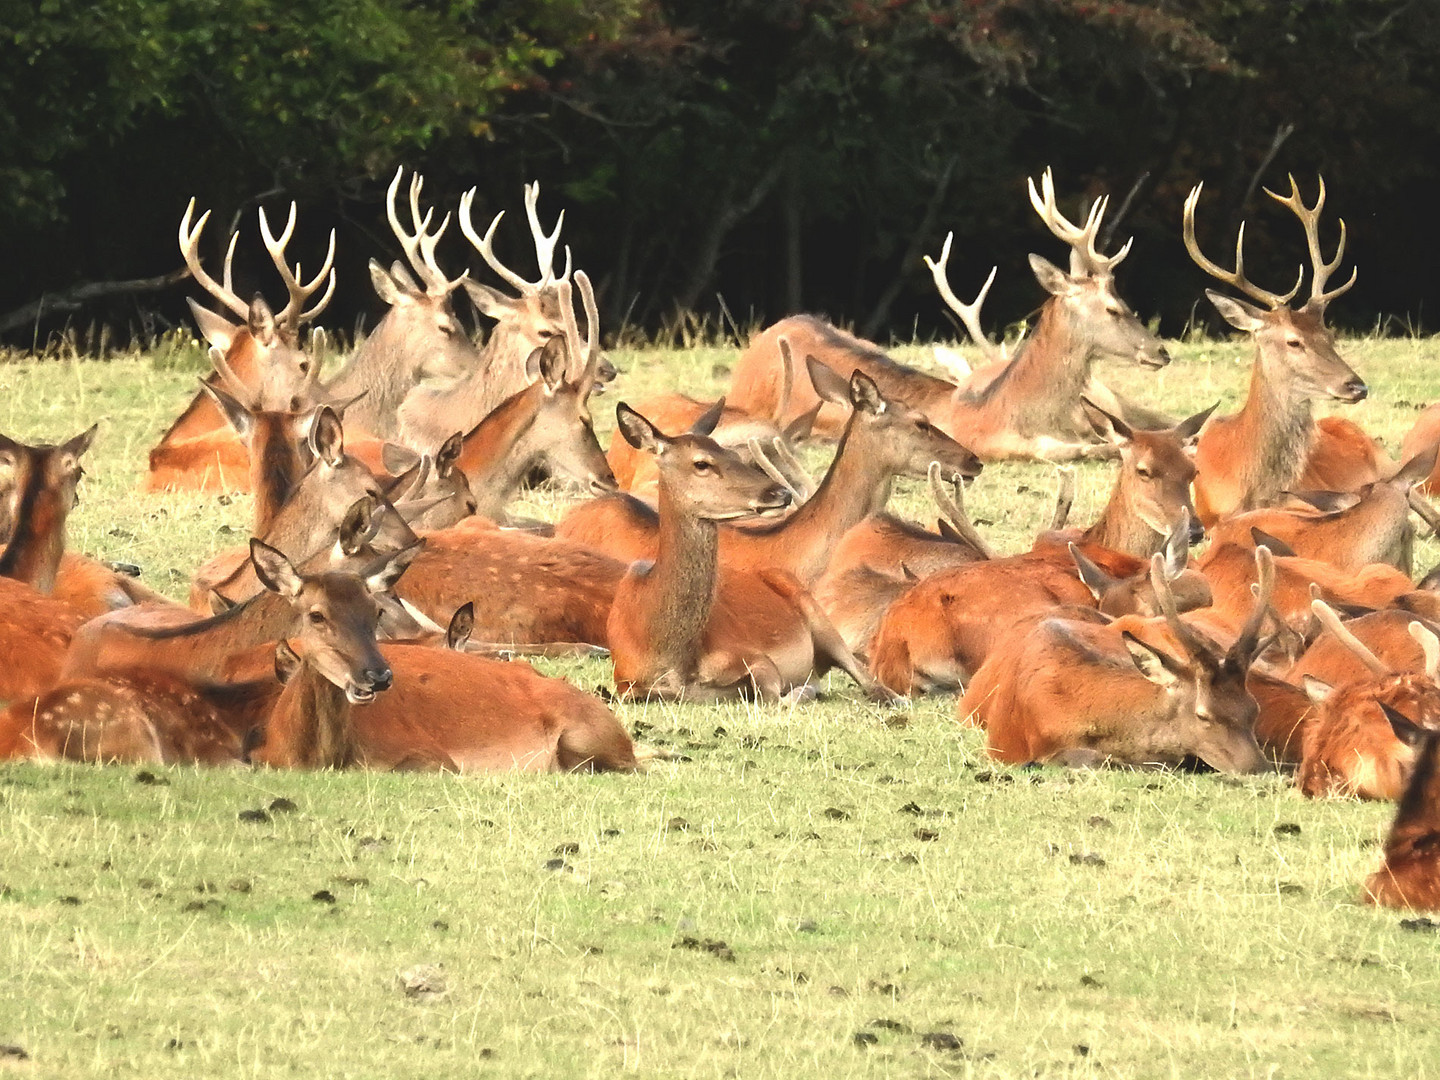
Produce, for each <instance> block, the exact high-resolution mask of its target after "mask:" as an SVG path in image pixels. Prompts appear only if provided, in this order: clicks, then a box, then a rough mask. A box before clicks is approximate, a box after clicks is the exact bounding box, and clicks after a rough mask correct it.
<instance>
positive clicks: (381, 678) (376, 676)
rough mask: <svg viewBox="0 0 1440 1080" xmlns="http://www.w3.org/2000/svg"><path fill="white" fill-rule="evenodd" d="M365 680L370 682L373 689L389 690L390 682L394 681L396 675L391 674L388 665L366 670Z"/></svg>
mask: <svg viewBox="0 0 1440 1080" xmlns="http://www.w3.org/2000/svg"><path fill="white" fill-rule="evenodd" d="M365 681H366V682H368V683H369V684H370V689H371V690H374V691H377V692H378V691H381V690H389V689H390V684H391V683H392V682H393V681H394V676H393V675H391V673H390V669H389V668H388V667H384V668H370V669H367V670H366V672H365Z"/></svg>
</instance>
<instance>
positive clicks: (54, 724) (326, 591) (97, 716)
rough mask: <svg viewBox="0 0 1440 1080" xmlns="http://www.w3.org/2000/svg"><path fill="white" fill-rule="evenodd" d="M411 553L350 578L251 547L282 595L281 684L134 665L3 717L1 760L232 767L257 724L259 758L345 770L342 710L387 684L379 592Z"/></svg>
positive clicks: (65, 686)
mask: <svg viewBox="0 0 1440 1080" xmlns="http://www.w3.org/2000/svg"><path fill="white" fill-rule="evenodd" d="M412 555H413V551H401V552H397V553H394V554H392V555H390V556H387V557H386V558H384V559H382V560H380V561H379V562H377V563H374V564H372V565H371V566H370V567H369V568H367V569H366V570H365V571H362V572H361V573H360V574H358V575H357V574H354V573H345V572H330V573H323V574H317V575H302V574H300V573H299V572H298V571H296V570H295V569H294V567H293V566H292V565H291V564H290V562H289V560H287V559H286V558H285V556H283V555H282V554H280V552H278V551H276V550H275V549H274V548H270V547H267V546H266V545H265V544H262V543H260V542H259V541H253V542H252V545H251V557H252V559H253V560H254V561H255V564H256V572H257V574H258V576H259V578H260V580H261V582H262V583H263V584H264V586H265V588H266V589H267V590H268V591H270V592H272V593H275V594H276V595H277V596H279V597H282V598H283V600H284V602H285V604H286V608H287V614H288V618H287V620H286V621H287V624H288V629H289V630H290V631H291V632H293V635H294V637H293V646H292V645H286V644H284V643H283V642H282V644H281V646H280V648H281V653H280V655H281V658H282V663H283V666H284V668H285V669H286V671H287V674H288V676H289V678H288V683H287V685H286V686H285V688H284V690H283V691H282V690H280V688H279V687H278V686H277V685H276V684H275V682H274V680H273V679H269V680H257V681H249V682H245V683H241V684H238V685H237V684H225V683H214V682H211V681H208V680H205V679H196V678H193V677H185V676H182V675H178V674H176V673H175V672H174V671H172V670H167V669H164V668H153V667H148V666H143V665H142V666H134V667H128V668H122V669H119V670H114V671H111V672H108V673H106V674H104V675H97V676H92V677H89V678H81V679H76V680H69V681H66V682H64V683H62V684H61V685H59V686H57V687H56V688H55V689H54V690H52V691H51V692H49V693H47V694H45V695H43V696H41V697H40V698H38V699H37V700H34V701H27V702H17V703H16V704H14V705H12V706H11V707H10V709H9V710H7V712H6V713H5V714H4V715H3V717H0V758H4V757H38V758H45V759H52V760H53V759H67V760H76V761H92V762H113V761H124V762H153V763H157V764H173V763H177V762H195V763H201V764H222V763H235V762H239V761H240V760H241V759H242V758H243V757H244V755H245V749H246V746H247V738H248V737H249V736H250V734H251V732H253V731H255V730H256V729H257V728H261V727H262V726H263V728H264V741H263V745H262V747H261V749H260V752H259V753H258V754H257V755H256V758H257V759H258V760H262V761H266V762H268V763H270V764H275V765H284V766H289V767H310V768H325V767H331V768H339V767H342V766H344V765H347V764H350V763H351V762H352V761H353V760H354V757H355V748H354V743H353V740H352V739H351V738H350V737H349V717H348V712H349V706H350V705H351V704H363V703H365V702H368V701H371V700H373V699H374V697H375V695H376V694H377V693H378V692H379V691H381V690H384V689H386V688H387V687H388V686H389V685H390V682H391V675H390V669H389V667H388V665H387V664H386V662H385V660H384V658H383V657H382V656H381V655H380V653H379V651H378V648H377V646H376V642H375V628H376V623H377V621H378V620H379V617H380V606H379V603H378V602H377V600H376V596H377V595H378V594H380V593H383V592H386V591H388V590H389V588H390V587H391V586H392V585H393V584H394V581H395V579H396V577H398V575H399V574H400V573H402V572H403V571H404V568H405V565H406V563H407V562H408V560H409V558H410V557H411V556H412Z"/></svg>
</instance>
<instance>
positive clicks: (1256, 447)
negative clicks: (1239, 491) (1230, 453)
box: [1235, 354, 1315, 510]
mask: <svg viewBox="0 0 1440 1080" xmlns="http://www.w3.org/2000/svg"><path fill="white" fill-rule="evenodd" d="M1235 434H1236V439H1237V442H1238V444H1239V445H1240V446H1242V447H1244V448H1245V449H1246V452H1247V456H1248V459H1249V460H1248V462H1247V465H1248V468H1246V470H1245V473H1246V476H1245V500H1244V502H1243V503H1242V504H1241V505H1240V506H1239V507H1238V508H1237V509H1239V510H1254V509H1257V508H1259V507H1262V506H1267V505H1269V504H1271V503H1273V502H1274V501H1275V500H1276V499H1277V498H1278V497H1279V495H1280V493H1281V492H1282V491H1284V490H1285V489H1287V488H1289V487H1292V486H1294V484H1295V482H1296V481H1297V480H1298V479H1299V478H1300V475H1301V474H1302V473H1303V472H1304V471H1305V462H1306V459H1307V458H1309V456H1310V446H1311V444H1312V443H1313V442H1314V439H1315V417H1314V414H1313V411H1312V409H1311V404H1310V398H1309V397H1308V396H1306V395H1305V394H1304V393H1302V392H1301V391H1300V389H1299V387H1297V386H1296V385H1295V379H1294V376H1292V375H1290V374H1289V372H1288V371H1284V370H1272V369H1271V365H1268V364H1266V362H1265V357H1264V355H1263V354H1257V356H1256V357H1255V366H1254V367H1253V368H1251V371H1250V393H1249V395H1248V396H1247V397H1246V399H1245V405H1244V407H1243V408H1242V409H1241V410H1240V412H1239V414H1238V416H1237V417H1236V433H1235Z"/></svg>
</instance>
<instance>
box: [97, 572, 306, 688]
mask: <svg viewBox="0 0 1440 1080" xmlns="http://www.w3.org/2000/svg"><path fill="white" fill-rule="evenodd" d="M294 618H295V614H294V611H293V609H292V608H291V607H290V604H289V601H287V600H285V599H283V598H282V597H279V596H276V595H275V594H274V593H271V592H262V593H260V595H258V596H255V597H252V598H251V599H249V600H245V601H242V602H241V603H239V604H237V605H235V606H234V607H233V608H230V609H229V610H228V611H224V612H221V613H220V614H219V615H212V616H210V617H209V618H206V619H197V620H195V621H194V622H189V623H185V624H183V625H181V626H177V627H166V628H163V629H158V630H137V629H133V628H128V627H126V626H125V625H124V623H119V624H117V627H116V628H117V630H118V631H119V632H120V634H119V635H117V637H118V640H117V641H116V642H115V644H116V646H117V647H118V649H119V650H120V651H121V652H123V653H124V654H126V658H125V662H126V663H129V662H130V659H131V657H130V655H129V654H131V653H132V651H133V650H132V648H130V647H127V644H128V645H133V644H134V643H135V642H143V644H140V645H139V646H138V648H139V650H140V651H141V652H143V653H144V654H146V655H145V656H136V657H134V658H133V659H134V662H136V663H150V662H156V661H158V662H159V663H161V665H162V666H163V667H164V668H165V669H166V670H170V671H178V672H184V673H187V674H193V675H196V676H203V677H207V678H219V677H221V676H222V675H223V674H224V669H225V665H226V661H228V660H229V659H230V658H231V657H233V656H235V655H236V654H237V653H243V652H245V651H246V650H248V649H252V648H254V647H255V646H257V645H263V644H265V643H267V642H272V641H278V640H279V639H280V638H281V637H283V636H284V634H285V631H286V630H287V629H289V627H290V625H291V623H292V622H293V621H294ZM126 638H128V639H131V640H130V642H129V643H126V642H125V639H126Z"/></svg>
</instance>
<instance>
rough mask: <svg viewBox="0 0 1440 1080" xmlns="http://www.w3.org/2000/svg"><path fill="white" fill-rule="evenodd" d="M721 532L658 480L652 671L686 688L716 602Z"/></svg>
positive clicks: (652, 584)
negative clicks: (683, 505) (666, 674)
mask: <svg viewBox="0 0 1440 1080" xmlns="http://www.w3.org/2000/svg"><path fill="white" fill-rule="evenodd" d="M719 555H720V530H719V527H718V526H717V525H716V523H715V522H713V521H706V520H703V519H701V518H699V517H696V516H695V515H694V514H691V513H688V512H686V511H683V510H681V509H680V508H679V506H678V505H677V500H676V499H675V498H674V496H673V493H672V492H671V491H670V490H669V487H668V485H667V484H666V482H665V480H664V478H663V476H662V478H661V481H660V535H659V545H658V547H657V550H656V553H655V563H654V565H653V566H652V567H651V568H650V588H651V589H652V590H653V593H652V600H651V603H650V608H651V619H650V630H651V634H652V640H653V647H654V650H655V660H656V663H657V667H659V668H660V669H661V670H667V671H673V672H675V673H676V674H677V675H678V676H679V677H680V679H681V680H682V681H683V682H685V683H689V682H692V681H693V680H694V677H695V674H696V670H697V668H698V666H699V662H700V641H701V638H702V637H703V635H704V633H705V627H706V624H707V623H709V621H710V609H711V608H712V607H713V606H714V603H715V584H716V576H717V574H718V571H719Z"/></svg>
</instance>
